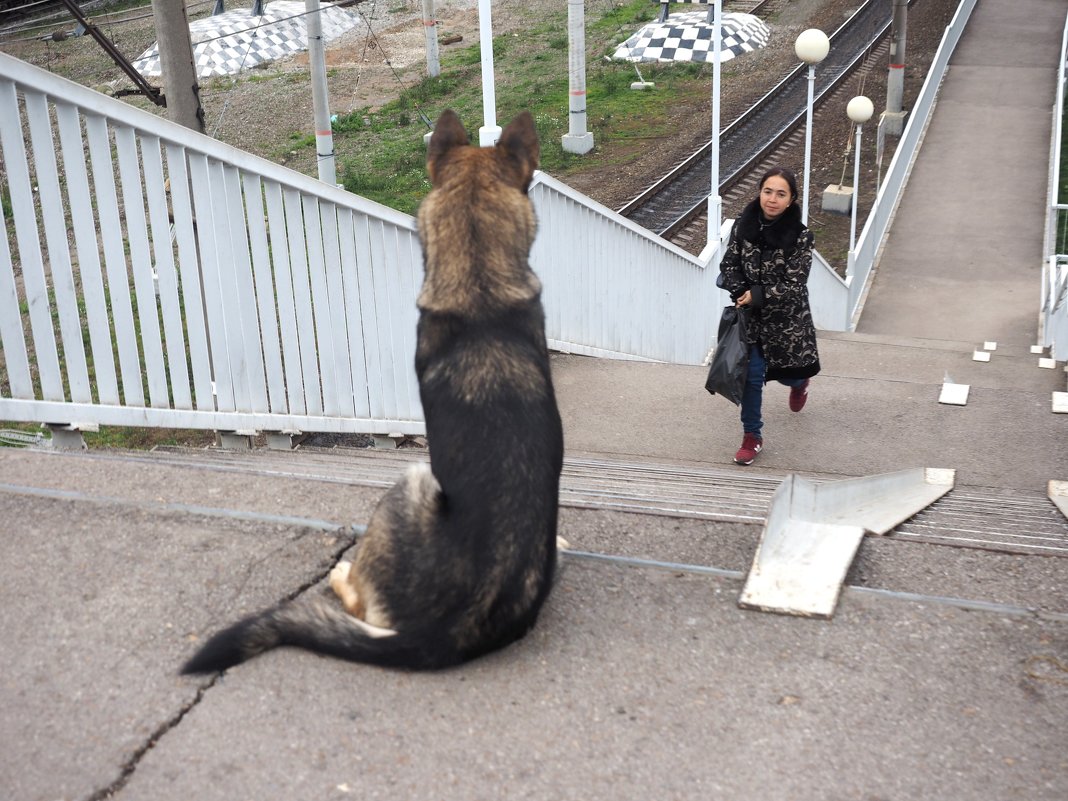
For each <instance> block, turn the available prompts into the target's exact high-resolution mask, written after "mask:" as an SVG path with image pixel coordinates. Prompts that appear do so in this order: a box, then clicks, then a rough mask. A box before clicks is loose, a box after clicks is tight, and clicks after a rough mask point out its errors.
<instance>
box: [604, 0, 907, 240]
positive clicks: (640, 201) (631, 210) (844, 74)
mask: <svg viewBox="0 0 1068 801" xmlns="http://www.w3.org/2000/svg"><path fill="white" fill-rule="evenodd" d="M880 10H881V3H879V2H878V0H868V2H866V3H865V4H864V5H863V6H861V7H860V8H859V9H857V11H856V12H854V13H853V14H852V15H851V16H850V18H849V19H848V20H846V22H844V23H843V24H842V25H841V26H839V28H838V29H837V30H835V32H834V33H833V34H831V36H830V37H829V38H830V39H831V42H832V47H833V45H834V43H835V42H836V41H842V40H844V39H846V38H847V37H848V36H850V35H852V34H853V33H854V28H857V29H859V28H860V26H861V25H862V24H864V23H868V24H871V18H872V15H874V14H877V13H878V12H879V11H880ZM891 22H892V20H891V19H890V17H889V16H887V19H886V22H885V23H884V24H882V25H878V28H877V31H876V32H875V33H874V34H872V35H871V36H869V37H867V41H866V42H865V44H864V46H863V47H861V48H858V49H857V51H858V55H857V56H855V57H853V58H851V59H848V60H847V62H846V63H845V65H844V66H843V65H840V71H839V73H838V74H837V75H835V76H834V77H833V78H832V80H831V81H830V82H828V83H827V84H826V85H825V86H823V87H821V88H820V91H819V94H818V99H819V100H820V101H822V100H823V99H824V98H826V97H827V96H828V95H829V94H830V93H832V92H833V91H834V90H835V89H836V88H838V86H840V85H841V83H842V82H844V81H846V80H848V79H849V77H850V76H851V74H853V73H854V72H855V70H856V68H857V65H858V63H862V62H863V60H864V59H865V58H866V57H867V54H868V52H869V51H870V50H871V48H872V46H873V44H874V43H876V42H878V41H879V40H880V39H881V38H882V37H883V36H885V35H886V32H887V30H888V29H889V27H890V25H891ZM806 71H807V65H804V64H801V65H799V66H798V67H796V68H795V69H793V70H792V71H791V72H790V73H789V74H788V75H787V76H786V77H785V78H783V79H782V80H781V81H780V82H779V83H778V84H776V85H775V86H774V87H773V88H772V89H771V90H769V91H768V92H767V93H766V94H765V95H764V96H763V97H762V98H761V99H760V100H758V101H757V102H756V103H755V104H754V105H753V106H751V107H750V108H749V109H748V110H747V111H746V112H744V113H743V114H742V115H741V116H739V117H738V118H737V119H736V120H734V121H733V122H732V123H731V124H730V125H728V126H727V127H726V128H725V129H724V130H723V131H722V132H721V134H720V144H721V149H722V148H723V145H724V143H725V142H726V143H729V142H730V141H731V140H732V138H733V137H737V136H738V134H739V132H740V131H741V130H742V129H743V128H744V127H745V126H746V125H748V124H750V123H752V122H754V121H755V120H756V119H757V118H758V117H759V116H760V115H762V114H764V113H765V112H766V110H767V109H768V108H772V107H773V104H774V102H775V101H776V100H778V99H780V98H782V97H784V96H787V95H788V94H789V93H790V92H791V90H792V89H794V88H795V87H796V86H797V85H798V84H799V82H801V81H803V80H805V79H806V75H805V73H806ZM803 114H804V110H802V112H801V113H800V114H798V115H795V116H794V117H793V118H792V119H791V120H790V121H789V122H787V123H786V124H785V125H784V126H783V127H781V128H780V130H779V131H777V132H776V133H775V135H774V136H773V137H772V140H770V141H769V142H768V143H766V144H765V145H764V146H762V147H761V148H760V150H759V152H757V153H756V154H750V156H749V157H747V158H746V159H745V160H744V161H743V163H742V165H741V166H739V167H734V168H730V169H731V172H730V176H729V178H728V179H727V180H725V181H722V182H721V187H722V186H724V185H729V182H731V181H736V180H737V179H738V176H739V175H742V174H744V173H745V172H746V170H747V168H750V165H752V164H753V163H757V162H759V160H760V159H761V158H764V157H766V155H767V153H768V152H770V151H771V150H773V149H774V147H776V146H777V145H778V144H780V143H781V142H782V141H783V140H784V139H785V138H787V137H788V136H789V135H790V134H791V133H792V132H793V130H795V129H796V127H797V125H798V120H799V119H800V118H801V116H803ZM712 144H713V143H712V141H711V140H710V141H709V142H707V143H706V144H705V145H704V146H702V147H701V148H699V149H698V150H697V151H696V152H694V153H693V154H691V155H690V156H689V157H687V158H686V159H684V160H683V161H681V162H680V163H679V164H678V165H676V166H675V167H674V168H673V169H672V170H671V171H669V172H668V173H667V174H666V175H664V176H663V177H661V178H660V179H658V180H657V181H655V182H654V183H653V184H651V185H650V186H649V187H647V188H646V189H645V190H643V191H642V192H641V193H639V194H638V195H637V196H636V197H635V198H633V199H632V200H631V201H629V202H628V203H627V204H626V205H624V206H623V207H621V208H620V209H619V210H618V213H620V214H622V215H623V216H627V217H633V216H635V215H636V214H637V213H638V211H639V210H640V209H642V208H643V207H645V206H647V205H648V204H649V202H650V201H651V200H652V198H654V197H658V196H660V197H663V196H664V193H665V192H670V191H671V189H672V187H673V186H676V185H677V184H679V183H680V182H681V181H682V180H683V179H684V178H686V177H688V176H689V175H691V174H694V173H696V171H697V168H698V167H701V168H703V167H704V166H705V165H704V164H702V162H703V161H706V160H707V159H708V157H709V155H710V152H711V150H712ZM705 191H706V194H705V195H704V197H703V198H702V199H701V200H700V201H698V202H697V203H696V204H693V205H691V206H690V207H688V208H687V210H686V212H685V213H684V214H683V215H679V216H676V218H675V219H674V220H673V221H672V222H670V223H668V225H667V226H658V227H659V230H657V233H660V234H661V235H664V231H666V230H667V229H668V228H672V230H678V229H679V228H681V227H683V226H684V225H685V224H686V223H687V222H688V221H689V220H691V219H693V217H694V216H695V215H696V214H699V211H695V209H699V208H700V207H701V206H703V205H704V204H705V203H706V202H707V198H708V195H707V189H706V190H705ZM635 222H640V220H635Z"/></svg>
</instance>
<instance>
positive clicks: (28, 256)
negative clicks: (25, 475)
mask: <svg viewBox="0 0 1068 801" xmlns="http://www.w3.org/2000/svg"><path fill="white" fill-rule="evenodd" d="M21 118H22V115H21V114H20V113H19V107H18V99H17V98H16V96H15V87H14V85H12V84H11V83H10V82H8V81H4V82H3V83H2V84H0V119H4V120H10V121H14V124H10V123H9V124H8V125H0V144H2V146H3V153H4V166H5V169H6V170H7V180H8V190H9V192H10V193H11V204H12V206H13V207H14V208H15V209H16V210H17V209H19V208H20V207H21V208H23V209H27V210H32V209H35V208H36V202H35V201H34V198H33V189H32V187H31V185H30V172H29V166H28V165H29V162H28V161H27V156H26V145H25V142H24V141H23V139H22V136H21V129H22V124H21V122H20V120H21ZM14 223H15V239H16V242H17V244H18V249H19V263H20V265H21V267H22V280H23V285H24V287H25V290H26V302H27V304H28V306H29V312H30V328H31V331H32V334H33V346H34V357H35V361H36V363H37V370H38V375H39V376H40V379H41V394H42V395H43V397H44V398H45V399H46V400H63V380H62V378H61V376H60V371H59V353H58V351H57V347H56V335H55V330H54V329H53V328H52V317H51V314H50V313H49V309H50V308H51V304H50V303H49V301H48V284H47V280H46V278H45V273H44V259H43V256H42V254H41V244H40V241H41V240H40V235H39V233H38V227H37V216H36V213H34V212H32V211H31V212H30V213H27V214H21V215H20V214H16V215H15V220H14Z"/></svg>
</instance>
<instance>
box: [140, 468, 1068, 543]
mask: <svg viewBox="0 0 1068 801" xmlns="http://www.w3.org/2000/svg"><path fill="white" fill-rule="evenodd" d="M153 458H154V459H156V460H159V461H162V462H168V463H172V464H181V465H185V466H189V467H200V468H203V469H211V470H226V471H240V472H248V473H253V474H257V475H272V476H282V477H291V478H300V479H305V480H315V481H330V482H338V483H346V484H357V485H361V486H373V487H389V486H392V484H393V483H394V482H395V481H396V480H397V476H398V474H399V473H401V472H402V471H403V470H404V469H405V468H406V467H407V466H408V465H410V464H412V463H414V462H423V461H427V460H428V459H429V455H428V454H427V452H426V451H424V450H417V449H401V450H395V451H375V450H371V449H356V448H330V449H317V448H301V449H300V450H298V451H293V452H290V453H286V452H279V451H270V450H255V451H240V452H238V451H225V450H222V449H216V448H211V449H192V448H180V447H165V448H157V449H156V450H155V451H153ZM834 478H841V476H835V477H834ZM784 479H785V475H783V476H775V475H772V474H770V473H767V472H762V473H761V474H758V475H740V474H739V471H737V470H729V469H716V468H706V467H696V466H683V465H673V464H663V463H654V462H648V461H622V460H617V459H608V458H596V457H568V458H566V459H565V460H564V470H563V474H562V476H561V482H560V503H561V505H562V506H565V507H571V508H580V509H601V510H606V511H616V512H630V513H636V514H649V515H664V516H670V517H687V518H695V519H701V520H710V521H724V522H740V523H754V524H761V525H762V524H763V523H764V520H765V516H766V513H767V509H768V504H769V502H770V500H771V497H772V495H774V493H775V491H776V490H777V489H778V488H779V485H780V484H781V483H782V482H783V480H784ZM816 480H821V479H819V478H816ZM822 480H833V479H832V478H831V477H824V478H823V479H822ZM886 536H887V539H890V540H900V541H912V542H925V543H932V544H937V545H950V546H955V547H964V548H979V549H984V550H994V551H1001V552H1006V553H1015V554H1043V555H1047V556H1066V557H1068V520H1066V519H1065V518H1064V516H1063V515H1062V514H1061V513H1060V510H1059V509H1058V508H1057V507H1056V505H1054V504H1053V503H1052V502H1051V501H1050V500H1049V498H1048V497H1047V496H1046V495H1044V494H1042V493H1029V492H1024V491H1021V490H1017V489H1014V490H1006V489H998V488H990V487H967V486H963V487H962V486H959V485H958V486H956V487H955V488H954V489H953V490H952V491H951V492H949V493H948V494H947V495H945V496H944V497H942V498H940V499H939V500H938V501H935V502H934V503H933V504H931V505H930V506H929V507H927V508H926V509H925V510H923V511H922V512H920V513H919V514H917V515H915V516H914V517H912V518H910V519H909V520H907V521H905V522H904V523H902V524H901V525H900V526H898V527H897V528H895V529H894V530H893V531H892V532H890V533H889V534H888V535H886Z"/></svg>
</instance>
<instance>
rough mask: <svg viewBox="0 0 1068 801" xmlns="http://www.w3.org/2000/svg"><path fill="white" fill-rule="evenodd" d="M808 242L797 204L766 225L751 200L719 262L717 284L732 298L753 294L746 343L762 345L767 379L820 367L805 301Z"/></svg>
mask: <svg viewBox="0 0 1068 801" xmlns="http://www.w3.org/2000/svg"><path fill="white" fill-rule="evenodd" d="M812 241H813V237H812V232H811V231H809V229H808V228H807V227H806V226H805V225H804V223H802V222H801V210H800V209H799V208H798V207H797V204H796V203H794V204H791V205H790V206H789V207H788V208H787V209H786V211H784V212H783V213H782V215H781V216H780V217H779V218H778V219H777V220H776V221H775V222H774V223H772V224H770V225H768V224H767V223H764V222H763V217H762V215H761V213H760V205H759V203H758V201H756V200H754V201H753V202H751V203H750V204H749V205H748V206H746V207H745V209H744V210H743V211H742V213H741V215H739V217H738V220H737V221H736V222H735V223H734V227H733V228H732V229H731V235H730V239H729V240H728V241H727V250H726V252H725V253H724V255H723V259H722V261H721V262H720V266H719V269H720V273H721V274H722V281H721V285H722V286H723V288H724V289H726V290H727V291H728V292H729V293H730V295H731V298H732V299H737V298H738V297H740V296H741V295H742V294H743V293H744V292H745V291H746V290H747V289H748V290H750V291H751V293H752V296H753V302H752V304H751V305H750V306H749V307H748V308H749V309H750V313H749V318H748V323H749V326H748V335H749V342H750V344H759V345H760V346H761V348H762V349H763V352H764V359H765V360H766V361H767V365H768V367H767V374H766V376H765V380H766V381H774V380H777V379H791V378H809V377H811V376H814V375H816V373H818V372H819V371H820V358H819V352H818V350H817V349H816V326H815V325H814V324H813V322H812V310H811V309H810V308H809V303H808V274H809V270H810V269H811V267H812Z"/></svg>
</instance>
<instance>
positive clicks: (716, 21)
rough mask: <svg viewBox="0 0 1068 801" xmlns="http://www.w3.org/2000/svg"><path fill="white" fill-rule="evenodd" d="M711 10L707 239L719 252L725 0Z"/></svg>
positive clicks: (713, 0) (717, 1)
mask: <svg viewBox="0 0 1068 801" xmlns="http://www.w3.org/2000/svg"><path fill="white" fill-rule="evenodd" d="M665 8H667V6H665ZM709 11H710V12H711V13H712V14H714V15H715V16H714V17H713V18H712V186H711V190H712V191H711V192H709V193H708V236H707V237H706V240H705V241H706V242H707V244H708V245H709V246H710V245H712V243H715V245H716V252H717V253H718V252H719V248H720V245H722V244H723V243H722V241H721V240H720V226H721V225H722V219H721V218H722V216H723V198H721V197H720V194H719V122H720V120H719V117H720V108H719V93H720V82H721V81H722V77H721V76H722V74H723V65H722V64H721V63H720V59H721V58H722V56H723V0H712V4H711V5H710V6H709Z"/></svg>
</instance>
